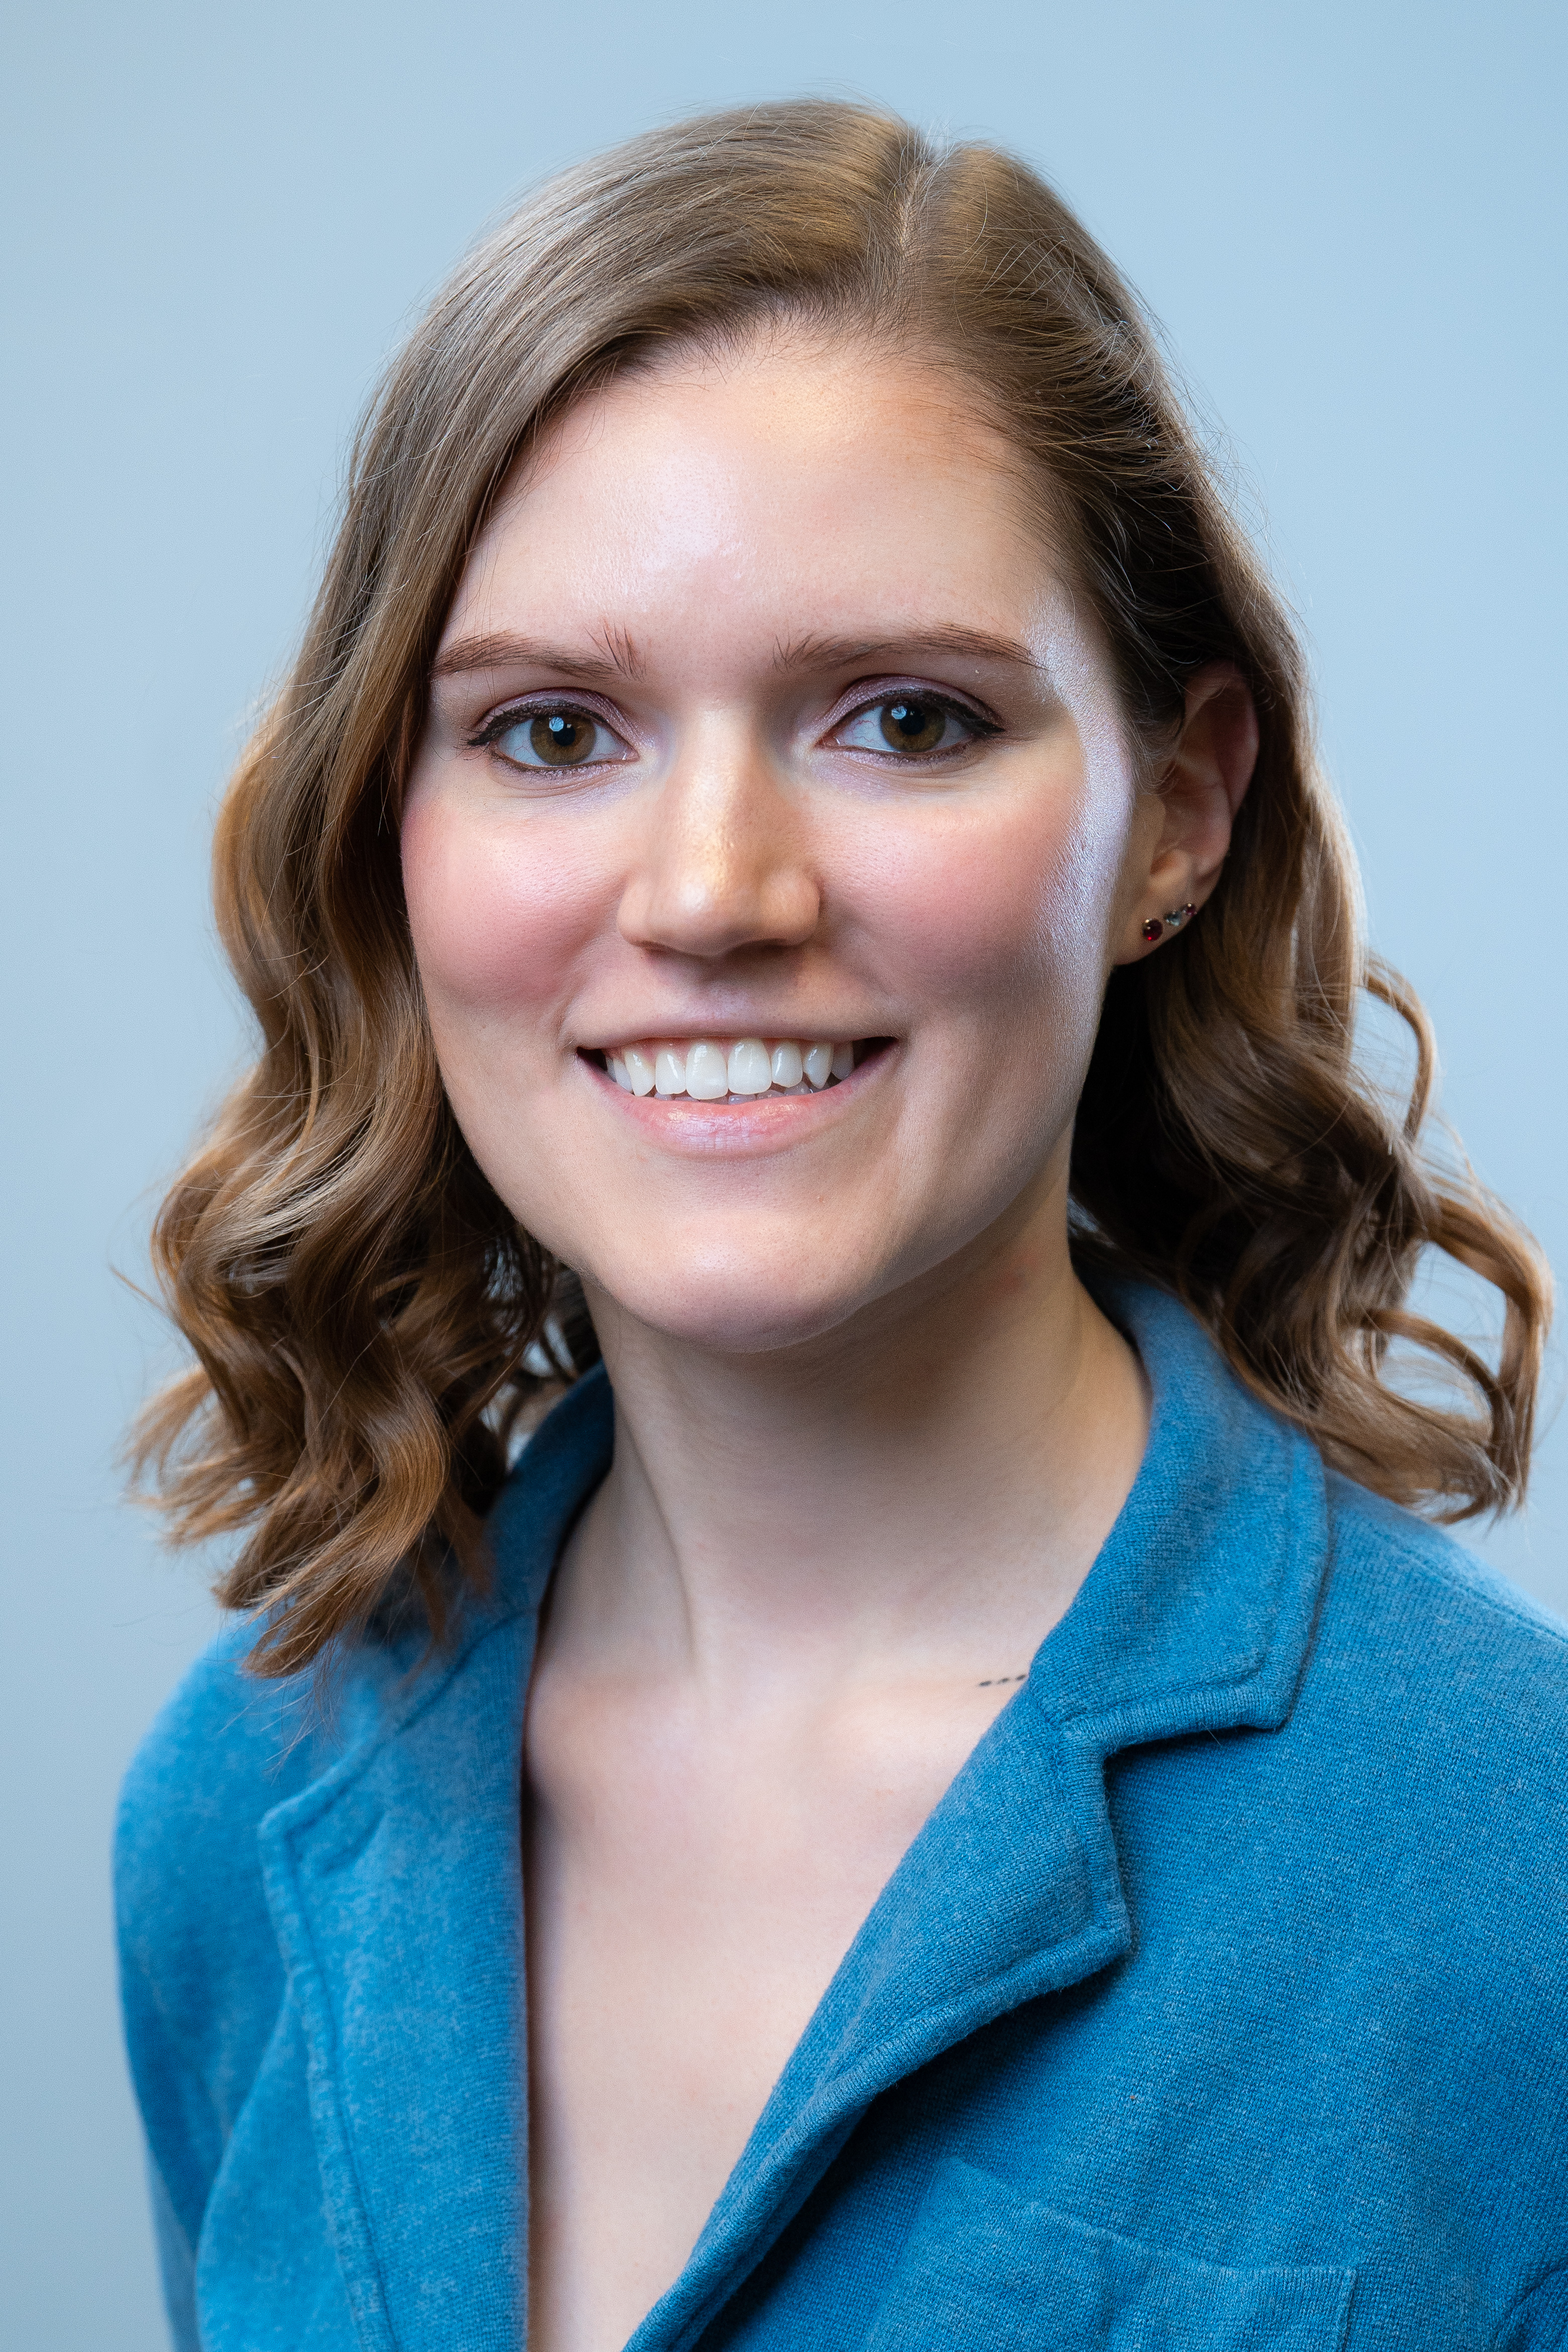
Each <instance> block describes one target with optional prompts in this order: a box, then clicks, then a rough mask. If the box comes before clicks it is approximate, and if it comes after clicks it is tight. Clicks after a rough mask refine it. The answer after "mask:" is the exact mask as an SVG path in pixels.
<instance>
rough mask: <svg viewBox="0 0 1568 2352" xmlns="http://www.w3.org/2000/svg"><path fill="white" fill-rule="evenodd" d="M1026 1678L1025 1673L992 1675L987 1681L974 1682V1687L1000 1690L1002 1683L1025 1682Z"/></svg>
mask: <svg viewBox="0 0 1568 2352" xmlns="http://www.w3.org/2000/svg"><path fill="white" fill-rule="evenodd" d="M1028 1679H1029V1677H1028V1675H991V1676H990V1677H989V1679H988V1680H987V1681H985V1682H983V1683H976V1684H975V1685H974V1687H975V1689H976V1690H1000V1689H1001V1688H1002V1685H1004V1683H1026V1682H1027V1681H1028Z"/></svg>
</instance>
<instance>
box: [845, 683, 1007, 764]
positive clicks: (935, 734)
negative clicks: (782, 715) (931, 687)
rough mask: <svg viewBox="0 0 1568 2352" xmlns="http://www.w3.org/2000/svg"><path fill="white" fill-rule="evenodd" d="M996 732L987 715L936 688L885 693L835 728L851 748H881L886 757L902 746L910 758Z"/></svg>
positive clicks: (955, 747) (957, 746) (959, 746)
mask: <svg viewBox="0 0 1568 2352" xmlns="http://www.w3.org/2000/svg"><path fill="white" fill-rule="evenodd" d="M994 732H995V730H994V728H992V727H988V726H987V724H986V722H985V721H984V719H980V718H973V719H972V718H971V717H970V716H969V714H968V712H967V711H963V710H960V709H959V708H958V707H957V705H956V704H955V703H952V702H945V701H942V700H941V699H940V698H938V697H937V696H936V695H934V694H885V695H883V697H882V698H881V699H880V701H879V702H866V703H862V705H861V706H860V709H858V711H856V712H855V713H854V715H853V716H852V717H851V718H848V719H845V720H844V721H843V723H842V725H840V726H839V727H837V728H836V729H835V730H834V734H835V739H836V740H837V741H838V742H839V743H841V744H842V745H843V746H844V748H845V750H846V751H876V752H879V753H880V754H881V755H882V756H883V757H886V755H887V753H888V752H889V751H897V752H898V753H899V754H900V756H901V757H902V758H903V759H905V760H919V759H929V758H930V757H931V754H932V753H933V752H942V751H963V749H964V748H965V746H966V745H968V744H971V743H975V742H978V741H979V740H980V739H981V737H982V736H984V735H990V734H994Z"/></svg>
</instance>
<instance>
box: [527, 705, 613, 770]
mask: <svg viewBox="0 0 1568 2352" xmlns="http://www.w3.org/2000/svg"><path fill="white" fill-rule="evenodd" d="M598 731H599V730H598V728H597V727H596V726H595V723H594V721H593V719H584V717H583V716H582V714H581V713H580V712H579V711H575V710H547V711H543V712H542V713H541V715H540V716H539V717H538V718H537V719H530V720H529V722H528V741H529V748H530V750H531V751H532V752H533V754H534V756H535V758H536V759H540V760H542V761H544V763H545V765H546V766H547V767H551V768H575V767H576V766H577V765H578V764H579V763H580V762H581V761H584V760H586V759H587V758H588V757H589V756H590V754H591V753H592V751H593V749H594V738H595V736H596V735H597V733H598Z"/></svg>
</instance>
